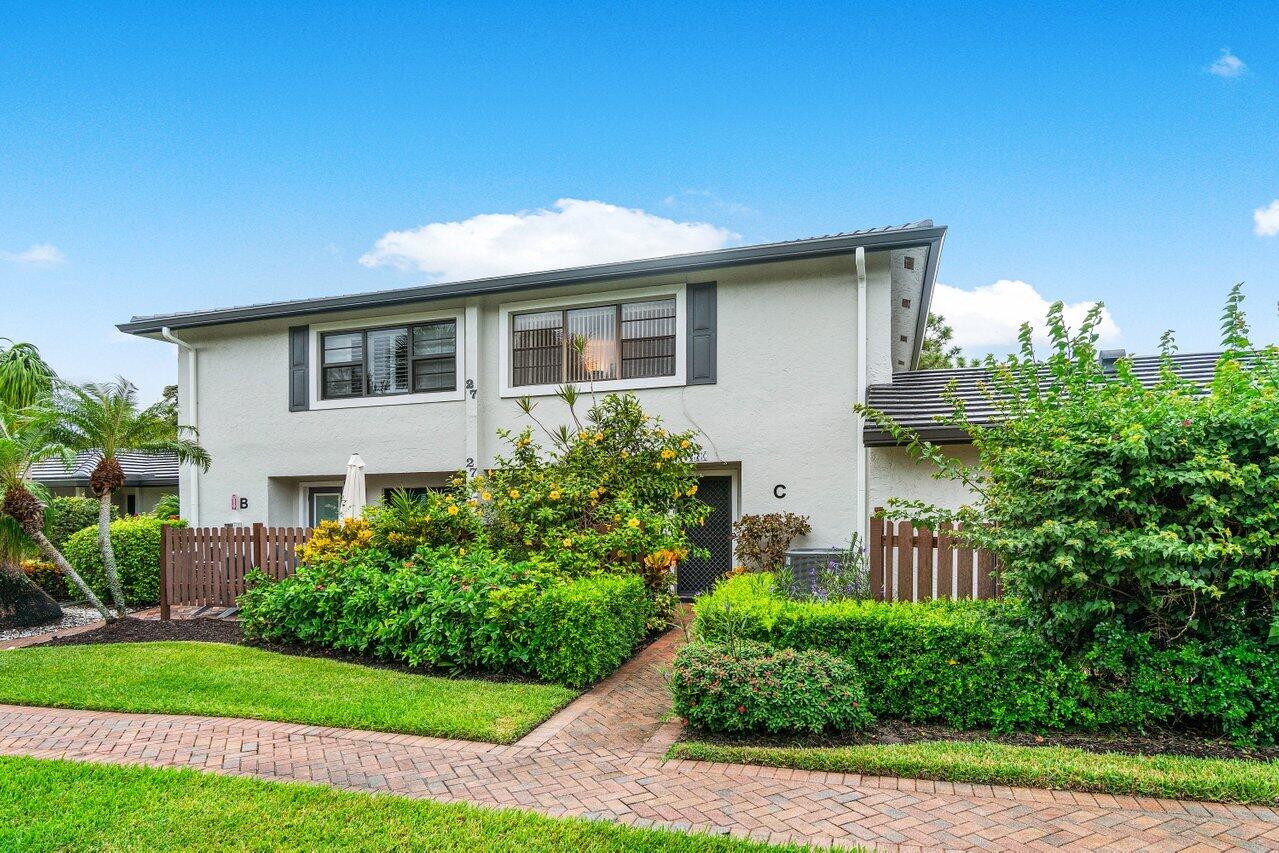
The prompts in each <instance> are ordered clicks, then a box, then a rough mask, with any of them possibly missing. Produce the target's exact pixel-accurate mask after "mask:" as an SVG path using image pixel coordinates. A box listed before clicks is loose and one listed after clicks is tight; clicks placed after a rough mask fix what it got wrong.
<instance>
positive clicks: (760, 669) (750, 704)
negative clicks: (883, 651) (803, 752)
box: [671, 641, 874, 734]
mask: <svg viewBox="0 0 1279 853" xmlns="http://www.w3.org/2000/svg"><path fill="white" fill-rule="evenodd" d="M671 692H672V694H673V695H674V698H675V713H677V714H679V715H680V716H682V717H684V718H686V719H687V720H688V721H689V722H690V723H692V724H693V725H696V726H699V727H701V728H704V729H707V730H709V731H713V732H770V733H773V734H778V733H783V732H785V733H808V734H817V733H819V732H822V731H838V732H849V731H860V730H862V729H865V728H866V727H867V726H869V725H870V724H871V723H872V722H873V721H874V718H873V717H872V716H871V714H870V712H869V711H868V710H867V709H866V696H865V692H864V690H863V688H862V684H861V680H860V679H859V678H858V677H857V671H856V669H855V668H854V667H853V666H851V665H850V664H848V663H846V662H845V661H843V660H841V659H840V658H837V657H835V656H834V655H829V654H827V653H826V652H821V651H811V650H810V651H801V652H797V651H795V650H793V649H785V650H782V651H774V650H773V649H771V648H769V647H768V646H764V645H761V644H759V643H753V642H750V641H744V642H737V643H735V644H734V646H733V647H731V648H730V647H729V646H723V645H714V644H711V643H692V644H690V645H687V646H685V647H684V648H682V649H680V651H679V654H677V655H676V657H675V673H674V676H673V678H672V679H671Z"/></svg>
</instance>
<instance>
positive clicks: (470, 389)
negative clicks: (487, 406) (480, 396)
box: [466, 379, 480, 400]
mask: <svg viewBox="0 0 1279 853" xmlns="http://www.w3.org/2000/svg"><path fill="white" fill-rule="evenodd" d="M479 390H480V389H479V388H476V387H475V380H474V379H468V380H466V393H467V394H469V395H470V396H471V399H472V400H474V399H475V394H476V392H477V391H479Z"/></svg>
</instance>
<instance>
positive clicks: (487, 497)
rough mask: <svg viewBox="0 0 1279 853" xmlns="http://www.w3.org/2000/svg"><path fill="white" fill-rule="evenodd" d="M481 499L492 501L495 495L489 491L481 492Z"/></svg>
mask: <svg viewBox="0 0 1279 853" xmlns="http://www.w3.org/2000/svg"><path fill="white" fill-rule="evenodd" d="M480 500H485V501H491V500H493V495H492V494H491V493H489V492H481V493H480Z"/></svg>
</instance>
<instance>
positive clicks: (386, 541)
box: [364, 477, 484, 558]
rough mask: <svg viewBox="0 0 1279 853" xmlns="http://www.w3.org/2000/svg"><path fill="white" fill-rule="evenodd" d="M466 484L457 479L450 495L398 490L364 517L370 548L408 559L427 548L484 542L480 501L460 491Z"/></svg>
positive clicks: (371, 508) (446, 493) (368, 511)
mask: <svg viewBox="0 0 1279 853" xmlns="http://www.w3.org/2000/svg"><path fill="white" fill-rule="evenodd" d="M462 482H463V479H462V478H461V477H455V478H454V483H453V484H452V485H453V486H454V487H455V488H454V490H453V491H448V492H436V491H428V492H425V493H423V494H410V493H408V492H406V491H404V490H403V489H396V490H395V491H393V492H392V493H391V494H390V495H388V496H387V498H386V499H385V500H384V501H383V502H382V503H380V504H377V505H374V506H371V507H369V508H368V509H367V510H366V511H365V513H364V517H365V518H366V519H367V520H368V523H369V529H370V530H371V531H372V534H373V535H372V537H371V539H370V540H369V544H370V545H371V546H372V547H374V548H380V549H382V550H385V551H386V552H387V553H389V554H390V555H391V556H393V557H400V558H404V557H408V556H409V555H411V554H412V553H413V552H414V551H416V550H417V549H418V548H419V547H420V546H423V545H425V546H427V547H441V546H451V547H461V546H464V545H466V544H467V543H470V542H474V541H476V540H477V539H480V538H481V537H483V535H484V523H483V519H482V518H481V517H480V513H479V500H478V498H475V497H471V496H468V495H464V494H462V493H461V492H460V491H458V490H457V489H456V487H457V486H459V485H461V483H462Z"/></svg>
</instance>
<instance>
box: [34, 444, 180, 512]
mask: <svg viewBox="0 0 1279 853" xmlns="http://www.w3.org/2000/svg"><path fill="white" fill-rule="evenodd" d="M99 458H100V455H99V454H98V453H96V452H84V453H77V454H76V456H75V458H74V460H73V461H72V462H71V464H70V465H64V464H63V463H62V460H61V459H46V460H44V461H43V462H40V463H39V464H37V465H35V466H34V467H32V469H31V479H33V480H35V481H36V482H38V483H41V484H43V485H44V486H45V487H46V488H48V489H49V491H50V492H52V493H53V494H54V495H59V496H70V495H74V496H78V497H92V496H93V493H92V492H90V491H89V476H90V475H91V474H93V469H94V468H96V467H98V460H99ZM116 460H117V461H118V462H119V463H120V468H121V469H122V470H123V471H124V488H122V489H117V490H116V491H115V493H114V494H113V495H112V499H113V500H114V502H115V505H116V507H117V508H118V509H119V510H120V514H121V515H141V514H143V513H148V512H151V510H153V509H155V504H156V501H158V500H159V499H160V496H161V495H171V494H174V493H176V492H177V490H178V460H177V457H176V456H174V455H173V454H170V453H166V454H160V455H150V454H144V453H118V454H116Z"/></svg>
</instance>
